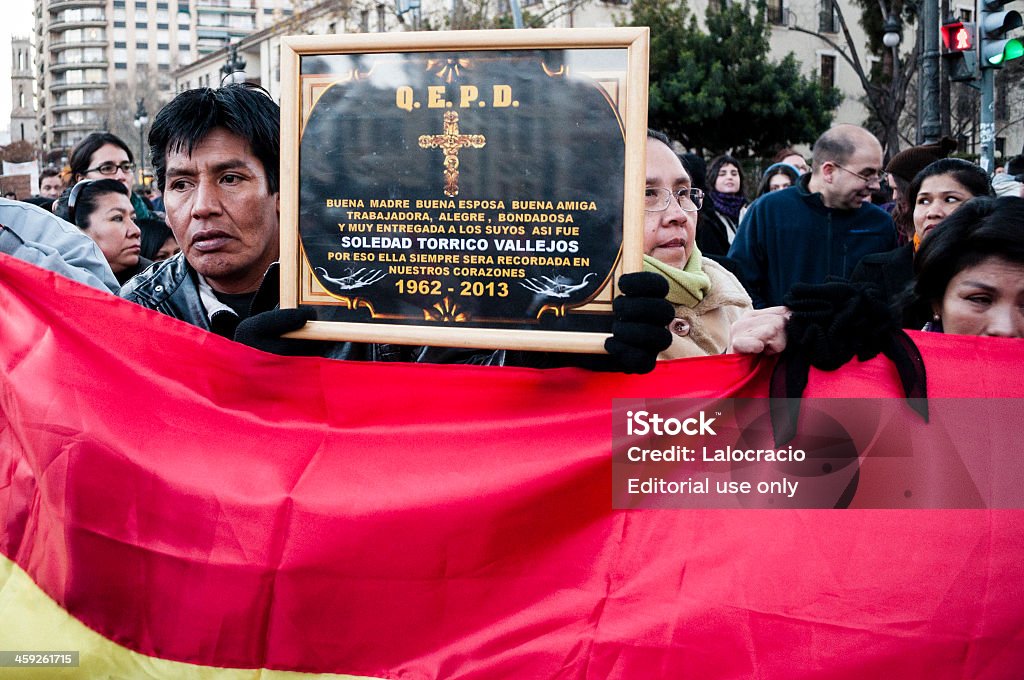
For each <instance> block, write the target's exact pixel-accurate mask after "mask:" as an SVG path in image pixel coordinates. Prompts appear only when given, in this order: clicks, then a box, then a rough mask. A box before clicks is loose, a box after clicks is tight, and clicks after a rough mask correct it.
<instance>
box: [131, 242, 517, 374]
mask: <svg viewBox="0 0 1024 680" xmlns="http://www.w3.org/2000/svg"><path fill="white" fill-rule="evenodd" d="M278 270H279V266H278V263H276V262H275V263H274V264H272V265H271V266H270V269H268V270H267V273H266V275H265V276H264V278H263V283H262V285H260V289H259V291H258V292H257V293H256V297H255V298H254V300H253V304H252V310H251V314H258V313H260V312H265V311H269V310H271V309H273V308H274V307H275V306H276V305H277V301H278V299H279V298H278V289H279V285H280V274H279V271H278ZM196 276H197V274H196V272H195V270H194V269H193V268H192V266H191V265H190V264H189V263H188V261H187V260H186V259H185V256H184V254H182V253H178V254H177V255H174V256H173V257H171V258H168V259H167V260H164V261H163V262H158V263H157V264H155V265H153V266H152V267H150V268H149V269H147V270H146V271H144V272H143V273H141V274H139V275H138V276H136V277H134V278H133V279H131V280H129V281H128V282H127V283H125V284H124V286H122V287H121V297H123V298H124V299H126V300H130V301H132V302H134V303H136V304H139V305H142V306H143V307H146V308H147V309H153V310H156V311H158V312H160V313H162V314H166V315H167V316H170V317H173V318H175V319H180V320H181V321H185V322H187V323H190V324H192V325H193V326H198V327H200V328H202V329H203V330H207V331H212V330H213V329H212V327H211V323H210V317H209V315H208V314H207V310H206V308H205V307H204V306H203V303H202V300H201V299H200V295H199V284H198V283H197V281H198V279H197V278H196ZM519 354H522V353H510V352H506V351H505V350H479V349H462V348H454V347H410V346H405V345H393V344H377V343H374V344H369V343H360V342H334V343H324V354H323V356H325V357H328V358H331V359H347V360H351V361H407V362H412V363H431V364H478V365H487V366H501V365H505V364H506V363H510V364H511V363H513V361H510V360H509V359H510V355H515V356H518V355H519ZM535 362H536V357H534V359H533V360H527V361H522V362H520V361H514V363H516V364H517V365H531V364H534V363H535Z"/></svg>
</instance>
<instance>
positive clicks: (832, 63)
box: [821, 54, 836, 90]
mask: <svg viewBox="0 0 1024 680" xmlns="http://www.w3.org/2000/svg"><path fill="white" fill-rule="evenodd" d="M835 86H836V58H835V56H833V55H831V54H823V55H821V87H822V88H823V89H825V90H830V89H832V88H833V87H835Z"/></svg>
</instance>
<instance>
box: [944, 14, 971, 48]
mask: <svg viewBox="0 0 1024 680" xmlns="http://www.w3.org/2000/svg"><path fill="white" fill-rule="evenodd" d="M942 44H943V45H944V46H945V47H946V50H947V51H949V52H966V51H968V50H973V49H974V24H969V23H968V24H965V23H964V22H962V21H954V22H951V23H948V24H943V25H942Z"/></svg>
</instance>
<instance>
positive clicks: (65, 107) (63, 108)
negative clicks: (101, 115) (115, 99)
mask: <svg viewBox="0 0 1024 680" xmlns="http://www.w3.org/2000/svg"><path fill="white" fill-rule="evenodd" d="M109 106H110V102H108V101H106V100H103V101H98V102H91V103H88V104H54V105H53V106H51V107H50V111H52V112H53V113H64V112H67V111H93V110H95V109H105V108H107V107H109Z"/></svg>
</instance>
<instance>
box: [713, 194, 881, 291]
mask: <svg viewBox="0 0 1024 680" xmlns="http://www.w3.org/2000/svg"><path fill="white" fill-rule="evenodd" d="M809 181H810V175H809V174H808V175H804V176H803V177H801V178H800V182H799V183H797V184H796V185H795V186H792V187H790V188H788V189H783V190H781V191H773V192H771V193H769V194H765V195H764V196H762V197H761V198H759V199H757V200H756V201H754V203H753V204H752V205H751V206H750V208H749V209H748V210H747V213H746V215H744V217H743V221H742V222H741V223H740V228H739V231H738V232H737V233H736V239H735V240H734V241H733V243H732V247H731V248H730V249H729V257H730V258H732V259H733V261H735V262H736V264H737V269H738V270H739V272H740V280H741V281H742V282H743V285H744V286H746V287H747V292H748V293H750V297H751V299H752V300H753V302H754V307H756V308H758V309H761V308H763V307H774V306H776V305H781V304H782V299H783V297H785V295H786V293H787V292H789V289H790V288H791V287H792V286H793V284H794V283H824V282H825V281H827V280H836V279H844V280H845V279H849V278H850V274H851V273H853V269H854V267H856V266H857V263H859V262H860V259H861V258H862V257H864V256H865V255H870V254H871V253H881V252H885V251H888V250H892V249H893V248H895V247H896V229H895V227H894V226H893V222H892V217H890V216H889V214H888V213H887V212H885V211H884V210H882V209H881V208H879V207H877V206H874V205H871V204H870V203H865V204H864V205H862V206H861V207H860V208H858V209H857V210H839V209H834V208H827V207H825V204H824V203H823V202H822V200H821V194H819V193H814V194H812V193H811V192H810V191H809V190H808V188H807V185H808V182H809Z"/></svg>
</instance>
